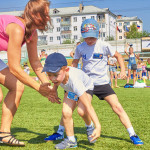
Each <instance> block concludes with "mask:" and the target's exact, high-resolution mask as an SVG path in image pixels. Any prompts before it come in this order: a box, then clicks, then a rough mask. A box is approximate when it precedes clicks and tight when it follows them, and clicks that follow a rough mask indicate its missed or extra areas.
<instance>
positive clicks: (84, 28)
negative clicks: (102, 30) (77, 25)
mask: <svg viewBox="0 0 150 150" xmlns="http://www.w3.org/2000/svg"><path fill="white" fill-rule="evenodd" d="M81 35H82V37H83V38H87V37H94V38H98V35H99V25H98V23H97V21H96V20H94V19H86V20H85V21H83V23H82V25H81Z"/></svg>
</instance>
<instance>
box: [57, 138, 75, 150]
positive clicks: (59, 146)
mask: <svg viewBox="0 0 150 150" xmlns="http://www.w3.org/2000/svg"><path fill="white" fill-rule="evenodd" d="M77 146H78V145H77V141H75V142H72V141H69V140H68V139H65V140H64V141H62V142H61V143H59V144H56V145H55V148H56V149H67V148H76V147H77Z"/></svg>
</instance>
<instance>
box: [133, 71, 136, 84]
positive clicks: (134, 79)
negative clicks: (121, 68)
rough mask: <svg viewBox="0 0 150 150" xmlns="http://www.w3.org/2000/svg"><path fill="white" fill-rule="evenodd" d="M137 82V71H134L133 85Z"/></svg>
mask: <svg viewBox="0 0 150 150" xmlns="http://www.w3.org/2000/svg"><path fill="white" fill-rule="evenodd" d="M135 81H136V70H133V85H134V84H135Z"/></svg>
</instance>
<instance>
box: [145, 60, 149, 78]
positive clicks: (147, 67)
mask: <svg viewBox="0 0 150 150" xmlns="http://www.w3.org/2000/svg"><path fill="white" fill-rule="evenodd" d="M146 70H147V76H148V79H149V80H150V58H148V59H147V62H146Z"/></svg>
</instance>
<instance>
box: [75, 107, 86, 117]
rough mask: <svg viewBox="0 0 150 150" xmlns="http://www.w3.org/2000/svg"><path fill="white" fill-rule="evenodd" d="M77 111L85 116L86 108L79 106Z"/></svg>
mask: <svg viewBox="0 0 150 150" xmlns="http://www.w3.org/2000/svg"><path fill="white" fill-rule="evenodd" d="M77 112H78V114H79V115H80V116H81V117H83V116H85V110H84V109H81V108H79V107H78V109H77Z"/></svg>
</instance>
